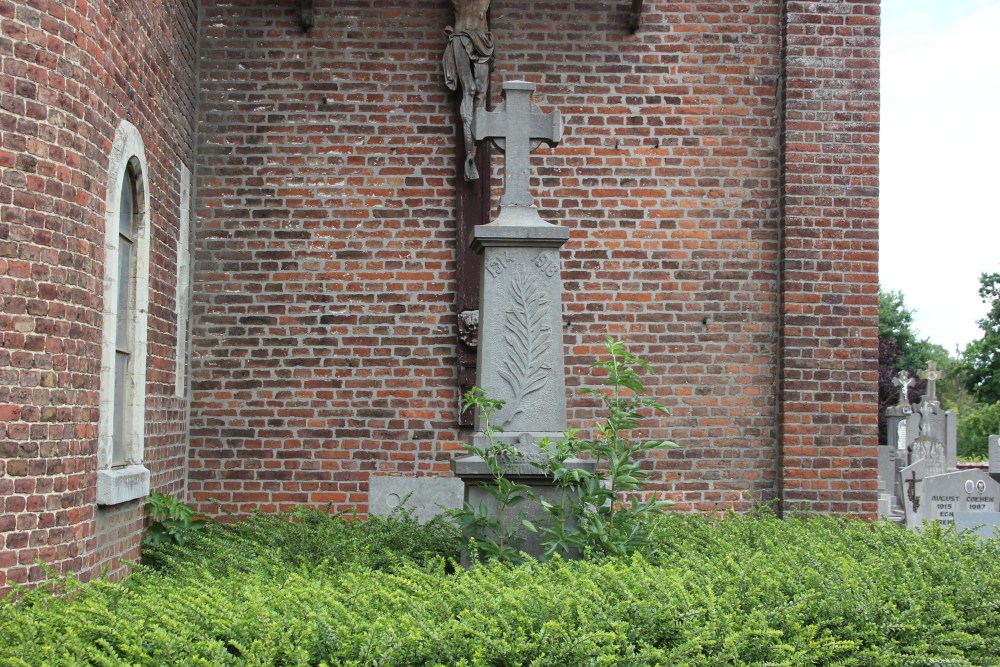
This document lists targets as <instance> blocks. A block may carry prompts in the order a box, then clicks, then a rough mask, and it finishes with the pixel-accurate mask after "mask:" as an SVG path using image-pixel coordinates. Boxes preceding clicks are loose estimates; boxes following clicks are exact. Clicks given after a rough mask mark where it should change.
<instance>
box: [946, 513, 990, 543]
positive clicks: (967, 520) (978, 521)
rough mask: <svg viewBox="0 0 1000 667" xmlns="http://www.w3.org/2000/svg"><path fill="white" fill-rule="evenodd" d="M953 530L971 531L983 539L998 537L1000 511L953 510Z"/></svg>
mask: <svg viewBox="0 0 1000 667" xmlns="http://www.w3.org/2000/svg"><path fill="white" fill-rule="evenodd" d="M955 530H957V531H959V532H965V531H971V532H973V533H975V534H976V535H978V536H979V537H980V538H982V539H983V540H991V539H993V538H995V537H1000V532H997V531H1000V512H963V511H962V510H959V511H957V512H955Z"/></svg>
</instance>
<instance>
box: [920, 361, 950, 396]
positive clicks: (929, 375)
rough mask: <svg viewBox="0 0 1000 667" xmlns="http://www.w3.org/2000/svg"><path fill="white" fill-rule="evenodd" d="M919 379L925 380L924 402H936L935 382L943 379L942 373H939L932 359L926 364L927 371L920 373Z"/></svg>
mask: <svg viewBox="0 0 1000 667" xmlns="http://www.w3.org/2000/svg"><path fill="white" fill-rule="evenodd" d="M920 379H921V380H927V395H926V396H924V400H925V401H936V400H937V381H938V380H942V379H944V371H939V370H938V367H937V362H936V361H934V360H933V359H932V360H931V361H929V362H927V369H926V370H922V371H920Z"/></svg>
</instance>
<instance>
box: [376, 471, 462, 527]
mask: <svg viewBox="0 0 1000 667" xmlns="http://www.w3.org/2000/svg"><path fill="white" fill-rule="evenodd" d="M464 492H465V485H464V484H463V483H462V480H460V479H457V478H455V477H396V476H385V475H381V476H375V475H373V476H371V477H370V478H368V513H369V514H373V515H376V516H388V515H390V514H392V513H393V512H394V511H395V510H397V509H398V508H399V506H400V505H403V504H404V503H405V505H404V507H405V509H407V510H410V511H412V512H413V517H414V518H415V519H417V520H418V521H421V522H426V521H429V520H430V519H432V518H434V517H435V516H437V515H438V514H441V513H442V512H444V511H445V510H449V509H460V508H461V507H462V499H463V495H464Z"/></svg>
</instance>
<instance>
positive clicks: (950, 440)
mask: <svg viewBox="0 0 1000 667" xmlns="http://www.w3.org/2000/svg"><path fill="white" fill-rule="evenodd" d="M920 377H921V378H923V379H925V380H927V393H926V394H924V397H923V398H922V399H921V400H920V404H919V405H918V406H917V408H916V410H915V411H914V415H913V416H912V417H909V418H908V420H907V439H908V442H907V450H908V451H909V456H908V458H907V462H908V463H913V462H915V461H918V460H920V459H924V460H925V461H926V462H927V474H928V475H940V474H942V473H945V472H949V471H953V470H956V469H957V464H958V435H957V420H956V418H955V413H954V412H952V411H950V410H944V409H943V408H942V407H941V404H940V403H939V402H938V401H937V381H938V380H940V379H941V378H943V377H944V373H942V372H941V371H939V370H938V369H937V363H936V362H934V361H931V362H929V363H928V364H927V368H926V369H925V370H923V371H921V372H920Z"/></svg>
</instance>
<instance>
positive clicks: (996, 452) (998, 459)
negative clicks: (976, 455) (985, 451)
mask: <svg viewBox="0 0 1000 667" xmlns="http://www.w3.org/2000/svg"><path fill="white" fill-rule="evenodd" d="M990 477H992V478H993V479H995V480H996V481H998V482H1000V435H991V436H990Z"/></svg>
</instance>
